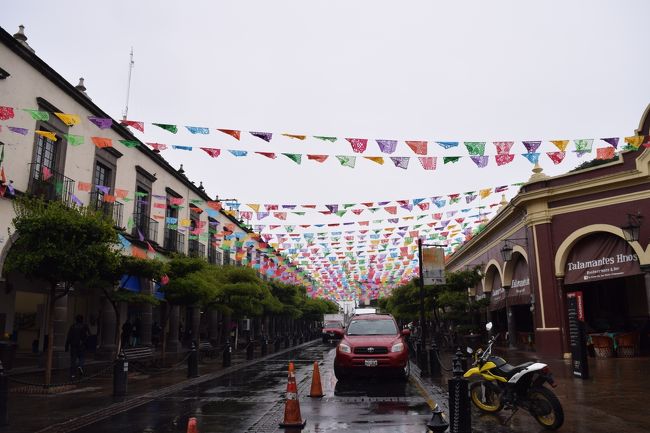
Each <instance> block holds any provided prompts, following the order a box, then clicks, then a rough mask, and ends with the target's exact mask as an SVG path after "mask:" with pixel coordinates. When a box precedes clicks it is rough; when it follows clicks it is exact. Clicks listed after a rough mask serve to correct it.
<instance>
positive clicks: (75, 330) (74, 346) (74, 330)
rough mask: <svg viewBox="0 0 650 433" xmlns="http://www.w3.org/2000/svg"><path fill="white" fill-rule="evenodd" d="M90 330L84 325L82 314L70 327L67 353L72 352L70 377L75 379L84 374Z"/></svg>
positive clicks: (66, 346)
mask: <svg viewBox="0 0 650 433" xmlns="http://www.w3.org/2000/svg"><path fill="white" fill-rule="evenodd" d="M89 335H90V329H89V328H88V325H86V324H85V323H84V318H83V316H82V315H81V314H79V315H77V316H76V317H75V323H73V324H72V326H70V329H69V330H68V336H67V338H66V340H65V351H66V352H68V351H69V352H70V376H71V377H72V378H73V379H74V378H75V376H76V375H77V374H79V375H80V376H81V375H83V374H84V370H83V367H84V353H85V351H86V343H87V340H88V336H89Z"/></svg>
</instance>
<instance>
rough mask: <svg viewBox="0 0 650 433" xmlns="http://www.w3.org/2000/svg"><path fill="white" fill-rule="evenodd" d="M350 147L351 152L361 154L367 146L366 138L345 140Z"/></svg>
mask: <svg viewBox="0 0 650 433" xmlns="http://www.w3.org/2000/svg"><path fill="white" fill-rule="evenodd" d="M346 140H348V141H349V142H350V144H351V145H352V150H353V151H354V152H355V153H363V152H365V151H366V146H368V139H367V138H346Z"/></svg>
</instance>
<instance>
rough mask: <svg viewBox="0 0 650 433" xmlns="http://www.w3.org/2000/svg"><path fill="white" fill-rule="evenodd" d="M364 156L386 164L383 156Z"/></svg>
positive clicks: (380, 163)
mask: <svg viewBox="0 0 650 433" xmlns="http://www.w3.org/2000/svg"><path fill="white" fill-rule="evenodd" d="M364 158H366V159H368V160H370V161H372V162H376V163H377V164H379V165H384V158H383V157H381V156H364Z"/></svg>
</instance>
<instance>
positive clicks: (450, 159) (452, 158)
mask: <svg viewBox="0 0 650 433" xmlns="http://www.w3.org/2000/svg"><path fill="white" fill-rule="evenodd" d="M458 160H460V156H443V157H442V162H443V164H447V163H448V162H458Z"/></svg>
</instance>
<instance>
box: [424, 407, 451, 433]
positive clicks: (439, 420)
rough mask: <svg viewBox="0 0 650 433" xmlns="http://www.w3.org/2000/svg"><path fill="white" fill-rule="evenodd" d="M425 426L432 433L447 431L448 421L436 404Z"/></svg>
mask: <svg viewBox="0 0 650 433" xmlns="http://www.w3.org/2000/svg"><path fill="white" fill-rule="evenodd" d="M427 428H428V429H429V430H430V431H431V432H433V433H444V432H446V431H447V428H449V423H448V422H447V420H446V419H445V416H444V414H443V413H442V411H441V410H440V407H438V405H436V408H435V409H434V410H433V414H431V419H430V420H429V422H428V423H427Z"/></svg>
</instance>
